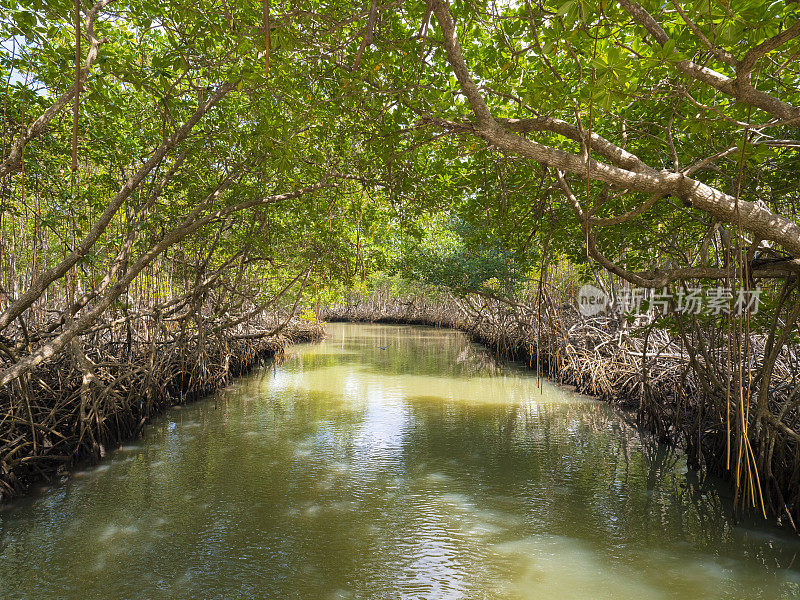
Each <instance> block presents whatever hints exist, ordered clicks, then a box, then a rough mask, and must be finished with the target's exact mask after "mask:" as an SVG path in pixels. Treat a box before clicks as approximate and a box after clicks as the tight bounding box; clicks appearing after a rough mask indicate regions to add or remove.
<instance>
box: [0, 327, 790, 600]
mask: <svg viewBox="0 0 800 600" xmlns="http://www.w3.org/2000/svg"><path fill="white" fill-rule="evenodd" d="M328 333H329V337H328V339H327V340H326V341H325V342H324V343H322V344H309V345H304V346H297V347H294V348H290V349H289V350H288V352H287V354H286V356H285V358H284V359H283V360H282V361H280V362H279V363H278V364H276V365H272V366H269V367H265V368H264V369H262V370H260V371H258V372H256V373H254V374H252V375H250V376H248V377H246V378H243V379H241V380H239V381H237V382H236V383H235V384H234V385H233V386H231V388H229V389H227V390H225V391H222V392H220V393H218V394H216V395H215V396H213V397H211V398H208V399H206V400H203V401H201V402H198V403H195V404H193V405H190V406H187V407H183V408H176V409H173V410H170V411H169V412H168V413H166V414H165V415H163V416H162V417H160V418H158V419H156V420H155V421H154V422H153V424H152V425H151V426H150V427H148V429H147V432H146V435H145V436H144V438H143V439H141V440H139V441H137V442H136V443H132V444H130V445H128V446H125V447H123V448H121V449H119V450H117V451H115V452H114V453H113V454H112V456H111V457H110V459H109V460H106V461H104V462H103V463H102V464H100V465H99V466H96V467H93V468H91V469H88V470H85V471H81V472H78V473H76V474H75V475H74V476H73V477H72V478H71V479H70V480H69V481H68V482H66V483H63V484H60V485H58V486H57V487H53V488H50V489H43V490H40V491H39V492H38V493H37V494H35V495H33V496H31V497H29V498H25V499H23V500H21V501H19V502H17V503H15V504H13V505H11V506H9V507H6V508H4V509H3V510H2V511H0V597H2V598H36V599H42V598H75V599H81V600H83V599H84V598H114V599H117V598H126V599H133V598H136V599H139V598H141V599H155V598H197V599H211V598H220V599H226V600H230V599H238V598H270V599H273V598H274V599H280V600H291V599H303V600H324V599H343V598H352V599H364V600H384V599H386V600H389V599H392V600H396V599H409V600H410V599H420V600H422V599H424V600H445V599H460V598H463V599H470V600H472V599H475V600H478V599H533V598H537V599H541V598H559V599H561V598H563V599H567V600H568V599H583V598H586V599H592V600H596V599H602V598H615V599H627V598H630V599H637V600H641V599H650V598H654V599H656V598H657V599H660V598H676V599H677V598H680V599H682V600H689V599H691V598H703V599H706V598H748V599H750V598H794V597H800V542H798V541H797V540H796V539H795V538H793V537H791V536H789V535H786V534H783V533H781V532H778V531H775V530H772V529H769V528H766V527H762V526H759V525H757V524H739V525H736V524H734V523H733V522H731V520H729V519H728V518H727V517H726V515H727V509H726V500H725V499H724V498H723V497H721V495H720V493H719V491H718V489H717V488H716V487H715V486H714V485H713V484H711V483H709V482H703V481H698V480H697V479H696V478H695V477H693V476H692V474H691V473H689V474H687V472H686V469H685V467H684V465H683V463H682V461H681V458H680V456H678V455H676V454H675V453H673V452H670V451H669V450H667V449H665V448H663V447H660V446H658V445H654V444H652V443H647V442H643V441H642V440H641V439H640V438H639V436H638V435H637V434H636V433H635V431H634V430H633V429H631V428H630V427H629V426H627V425H626V424H625V422H624V420H623V419H622V418H621V417H620V416H618V415H617V414H615V413H614V412H613V411H612V410H610V409H609V408H608V407H607V406H606V405H604V404H602V403H599V402H597V401H593V400H591V399H587V398H585V397H581V396H578V395H576V394H573V393H570V392H568V391H565V390H562V389H560V388H558V387H556V386H554V385H552V384H549V383H547V382H540V381H537V377H536V375H535V373H533V372H531V371H529V370H526V369H522V368H520V367H517V366H515V365H500V364H498V363H496V362H495V361H494V360H493V359H492V358H491V357H490V356H489V355H488V353H487V352H486V351H484V350H483V349H482V348H480V347H478V346H476V345H474V344H471V343H470V342H469V341H468V340H467V338H466V337H465V336H464V335H463V334H461V333H458V332H453V331H446V330H436V329H431V328H421V327H406V326H377V325H349V324H344V325H342V324H333V325H330V326H329V327H328Z"/></svg>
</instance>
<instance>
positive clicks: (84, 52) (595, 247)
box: [0, 0, 800, 522]
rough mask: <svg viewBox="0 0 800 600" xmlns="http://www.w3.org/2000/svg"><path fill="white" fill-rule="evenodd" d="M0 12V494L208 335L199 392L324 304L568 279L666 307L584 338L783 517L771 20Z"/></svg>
mask: <svg viewBox="0 0 800 600" xmlns="http://www.w3.org/2000/svg"><path fill="white" fill-rule="evenodd" d="M0 18H1V20H0V36H2V45H1V46H0V76H2V81H3V88H4V93H3V103H2V104H3V108H2V110H3V143H2V146H3V153H2V166H0V178H2V179H0V232H2V237H1V238H0V409H1V410H2V416H0V474H2V473H6V474H8V473H11V472H13V471H15V470H18V469H20V468H22V467H23V466H25V465H33V467H30V468H31V469H33V471H31V472H35V471H37V470H41V469H42V468H45V467H41V466H38V465H49V464H50V463H51V462H52V461H56V462H59V461H60V462H62V463H63V462H68V460H69V459H70V457H71V456H72V455H73V454H74V453H75V452H78V453H80V449H81V448H84V446H85V445H86V443H89V442H91V444H94V445H95V446H96V445H98V444H99V442H100V441H101V440H102V439H103V438H104V436H105V435H106V432H107V428H108V427H109V424H108V423H106V422H105V419H106V416H108V415H110V414H114V413H115V412H116V411H118V409H119V407H120V406H122V405H125V406H127V405H128V404H129V403H130V400H128V401H127V402H128V404H125V402H124V401H123V400H122V397H123V396H126V397H127V398H128V399H130V397H131V395H132V394H134V395H135V393H138V392H136V390H139V389H140V388H139V387H136V386H134V385H133V383H132V382H133V381H134V380H136V381H139V382H140V384H141V385H145V383H146V385H147V386H152V384H153V382H154V381H157V382H159V383H160V384H162V385H164V386H166V385H167V383H169V384H170V385H174V386H177V387H181V386H185V385H187V378H188V381H189V382H191V381H192V378H193V377H195V375H196V374H194V371H192V369H191V368H186V367H185V365H186V364H188V363H192V364H194V363H204V361H209V360H210V359H209V357H208V356H207V355H206V351H205V350H204V348H207V347H208V345H209V344H210V343H211V342H210V340H213V343H214V344H215V346H214V347H215V352H214V357H215V358H214V359H213V361H212V362H215V364H216V367H217V368H219V369H220V370H221V372H224V373H227V370H228V368H227V367H228V364H229V360H230V356H231V355H232V350H231V348H233V349H235V350H236V351H237V352H238V351H241V344H242V343H245V342H249V343H255V341H256V340H265V339H270V338H273V337H274V336H276V335H278V334H279V333H280V332H281V331H285V330H286V328H287V327H290V328H291V325H290V324H291V323H297V318H296V317H297V315H302V314H304V311H306V313H305V314H306V315H310V313H309V312H308V308H309V307H311V306H313V305H315V304H324V303H328V302H332V301H334V300H336V299H337V298H338V297H340V296H341V294H342V292H343V291H344V290H352V289H361V290H366V289H367V288H369V287H370V285H371V282H375V281H384V280H385V278H386V277H393V278H394V280H393V281H395V284H397V285H401V286H403V290H404V292H403V293H404V294H405V293H407V292H409V290H413V292H414V294H420V293H431V292H432V291H434V293H435V294H437V298H442V297H445V298H452V299H453V300H454V301H459V302H465V303H466V304H465V306H466V307H470V306H472V307H473V308H474V307H476V306H478V304H480V310H486V306H488V305H487V304H486V303H487V302H491V303H494V304H493V305H492V306H494V307H495V308H494V309H493V310H501V309H502V310H504V311H507V310H510V311H512V312H513V313H514V315H515V316H516V317H517V318H520V319H525V320H527V321H528V322H531V320H532V319H533V316H534V315H535V316H536V317H537V318H538V319H541V318H543V317H542V315H544V314H545V313H544V312H543V311H541V310H539V309H540V308H541V306H542V302H543V300H547V302H549V303H550V305H551V306H555V305H558V306H566V305H569V304H570V303H574V294H575V292H576V290H577V287H578V286H579V285H580V284H581V283H584V282H587V281H589V282H593V283H594V284H595V285H597V286H599V287H600V288H602V289H603V290H605V291H606V292H607V293H608V295H609V296H610V297H611V298H612V299H613V298H619V297H621V296H622V292H623V291H625V290H630V289H631V287H632V286H634V287H636V288H646V289H648V288H654V289H658V290H661V291H662V293H664V294H668V295H670V296H671V297H672V298H673V300H672V302H671V304H669V308H670V310H669V311H667V312H668V314H666V315H664V316H661V315H660V313H658V312H657V311H656V310H655V308H656V307H655V305H653V306H651V308H650V310H646V311H645V316H644V317H642V316H639V317H636V318H634V317H633V316H631V315H626V314H623V313H619V312H618V313H617V314H616V315H615V317H614V318H613V319H607V320H606V321H604V323H603V325H602V327H603V328H605V330H606V331H607V332H609V333H613V335H615V336H616V335H617V334H619V339H620V340H622V336H632V337H636V338H637V339H643V340H644V347H643V349H642V351H641V354H642V367H641V368H642V372H643V373H646V365H645V360H644V357H646V356H647V355H648V352H650V351H651V350H650V349H648V340H651V339H655V338H649V337H646V336H649V335H650V334H649V332H650V330H651V329H652V328H653V327H656V326H657V327H658V330H659V331H660V332H662V333H663V335H665V336H667V338H668V339H670V340H671V341H670V343H675V344H677V347H678V352H679V354H680V356H683V357H685V369H683V370H681V369H678V371H677V373H678V375H677V381H676V382H675V384H676V385H678V386H680V385H682V381H685V379H686V377H687V374H691V377H694V378H695V379H694V381H695V383H696V384H697V385H698V386H700V387H699V391H698V394H699V395H700V396H698V397H699V398H700V399H699V400H698V404H696V405H694V408H693V410H695V411H699V413H700V414H701V415H702V419H700V420H695V421H692V422H693V423H695V422H700V423H702V424H703V428H704V430H705V433H706V434H708V436H709V438H710V439H711V440H712V443H711V446H710V447H711V448H712V449H713V452H712V453H711V454H712V455H713V456H716V458H717V463H716V466H717V467H719V470H725V471H727V472H729V473H735V477H733V480H734V481H735V485H736V489H737V494H738V496H737V497H739V498H741V501H742V503H743V504H747V505H749V506H756V505H758V506H759V509H761V508H762V507H763V510H764V512H766V511H772V512H773V513H774V514H775V515H776V516H777V515H782V514H786V515H787V516H788V520H789V521H790V522H791V521H792V519H793V517H792V515H794V518H796V517H797V514H798V512H797V510H798V507H800V486H799V485H798V477H800V474H799V473H800V471H799V469H800V461H798V460H797V456H798V452H800V433H799V432H798V429H797V428H798V425H800V412H798V406H799V405H800V382H799V381H798V379H797V376H798V374H799V373H800V371H798V369H797V365H796V360H797V358H798V355H797V353H796V344H797V343H798V338H797V334H798V324H797V322H798V313H800V299H798V288H797V286H798V276H799V275H800V224H798V211H799V210H800V191H798V185H797V181H798V174H800V155H798V148H800V141H798V130H800V4H798V3H797V2H796V1H790V0H785V1H784V0H775V1H770V2H763V1H761V0H730V1H729V2H728V1H725V2H716V1H715V2H694V3H690V2H683V1H680V0H670V1H668V2H666V3H661V2H655V1H650V0H648V1H646V2H643V3H642V4H637V3H636V2H634V1H633V0H617V1H606V0H597V1H595V0H566V1H565V2H564V1H561V0H554V1H550V0H538V1H534V0H524V1H522V2H512V3H488V2H480V1H479V2H456V3H453V4H452V5H451V6H448V5H447V4H446V3H445V2H444V1H443V0H430V1H429V2H422V1H420V2H394V1H392V2H378V0H371V2H370V3H365V4H364V5H361V4H353V3H345V2H340V1H338V0H331V1H329V2H318V1H316V0H314V1H313V2H304V3H298V2H296V1H295V0H291V1H286V2H274V1H271V0H262V1H260V2H255V1H253V2H247V1H245V2H239V1H237V2H224V1H212V2H207V3H202V4H197V3H188V2H183V1H182V0H170V1H167V2H158V3H157V2H148V1H146V0H143V1H138V0H100V1H99V2H97V3H96V4H93V5H89V4H85V3H83V2H81V0H75V2H74V3H69V2H63V1H55V2H42V1H41V0H20V1H17V0H1V1H0ZM554 280H558V281H559V282H566V283H567V285H566V286H564V285H562V286H559V287H558V289H559V290H560V294H561V295H560V296H559V297H558V298H557V299H556V300H553V298H551V297H549V296H550V295H551V292H552V291H553V290H555V287H553V285H552V282H553V281H554ZM397 282H402V283H400V284H398V283H397ZM701 282H702V283H703V285H705V286H706V287H708V286H713V287H715V288H717V287H722V288H724V289H726V290H727V289H729V290H730V294H731V295H732V296H733V298H732V299H731V300H733V299H734V298H735V297H736V294H737V293H738V290H739V289H742V290H744V291H746V292H748V293H749V292H750V291H751V290H753V289H755V288H756V286H759V287H761V288H763V291H762V295H761V298H760V299H761V310H760V311H759V312H758V313H755V312H754V311H750V312H745V313H743V314H742V315H737V314H732V313H733V311H731V312H726V311H716V312H713V311H712V312H711V313H710V314H708V313H704V314H690V313H687V312H686V311H683V312H682V311H681V310H680V306H678V305H676V303H675V300H674V298H675V297H677V296H679V295H680V294H681V293H682V291H683V292H686V291H688V290H689V289H690V288H692V287H696V286H698V285H699V284H700V283H701ZM395 284H393V285H395ZM476 303H478V304H476ZM617 304H618V303H617ZM646 308H647V305H646V304H645V309H646ZM547 314H548V315H550V316H548V318H552V315H551V314H550V313H547ZM306 318H307V319H313V317H312V316H307V317H306ZM642 324H644V325H645V326H646V328H647V332H648V333H644V330H642V331H638V330H637V329H636V326H640V325H642ZM175 347H178V348H192V350H191V352H189V353H188V354H181V355H180V356H179V357H178V358H176V357H175V356H172V358H169V363H168V364H169V365H173V364H175V363H178V364H181V365H184V366H183V367H181V368H177V369H173V368H172V367H171V366H170V367H169V368H167V366H166V365H162V366H163V367H164V368H163V369H162V371H163V373H164V374H163V375H162V376H161V378H160V379H159V378H156V379H154V378H153V375H152V371H153V369H154V365H155V363H157V362H159V361H163V360H166V359H164V357H165V356H171V355H169V354H168V353H165V351H164V349H165V348H175ZM176 356H177V355H176ZM217 363H218V364H217ZM159 364H161V363H160V362H159ZM187 373H188V375H187ZM215 377H216V376H215ZM142 382H145V383H142ZM700 384H702V385H700ZM137 385H138V384H137ZM204 385H205V383H204ZM148 389H150V387H148ZM153 393H156V392H155V391H154V392H153ZM639 393H641V394H646V393H647V385H646V382H644V383H642V385H641V388H640V392H639ZM59 399H60V400H59ZM56 405H57V406H61V407H62V409H63V410H61V409H60V410H59V411H56V410H55V409H54V408H53V406H56ZM144 412H145V413H146V412H147V411H144ZM61 414H64V415H66V416H64V417H63V418H62V417H60V416H59V415H61ZM90 424H91V425H90ZM67 430H70V431H72V430H77V431H80V439H79V440H78V441H77V442H76V443H70V445H69V446H68V447H67V448H58V446H59V444H61V443H62V442H60V441H59V440H61V439H62V438H65V436H66V434H65V433H64V432H65V431H67ZM85 432H86V433H85ZM84 434H85V435H84ZM91 444H90V446H91ZM698 445H702V444H698ZM76 449H77V450H76ZM703 453H704V451H703V450H700V451H699V452H698V454H699V455H702V454H703ZM24 461H26V462H24ZM37 461H39V462H37ZM26 468H28V467H26ZM778 471H780V472H778ZM759 473H762V474H763V477H759ZM0 483H4V481H3V480H2V479H0ZM5 485H6V486H7V487H8V489H9V490H11V489H12V487H13V486H12V485H11V484H9V483H5ZM0 489H2V487H1V486H0ZM787 495H788V496H789V497H786V496H787Z"/></svg>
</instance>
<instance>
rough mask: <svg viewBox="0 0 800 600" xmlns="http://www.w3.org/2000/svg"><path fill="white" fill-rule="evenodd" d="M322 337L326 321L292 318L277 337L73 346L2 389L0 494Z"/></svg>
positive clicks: (64, 469) (98, 450)
mask: <svg viewBox="0 0 800 600" xmlns="http://www.w3.org/2000/svg"><path fill="white" fill-rule="evenodd" d="M267 331H270V330H267ZM323 337H324V329H323V328H322V326H321V325H320V324H318V323H311V322H307V321H299V320H294V321H292V322H290V323H288V324H284V326H283V327H282V328H280V329H279V333H275V334H274V335H265V334H264V333H258V332H249V333H248V332H244V333H242V332H238V333H236V334H233V333H231V332H227V333H225V334H222V333H221V332H218V335H216V336H211V335H208V336H205V335H194V336H192V337H190V338H183V339H181V338H178V339H176V340H175V342H174V343H171V344H167V343H164V342H161V341H159V342H156V341H155V340H153V341H152V343H134V344H133V345H131V346H129V347H127V348H120V347H119V345H118V344H117V343H114V342H112V341H109V342H108V343H106V344H104V345H96V346H94V347H92V348H91V350H88V349H86V350H84V349H83V348H78V347H74V348H73V352H72V353H70V354H65V355H63V356H60V357H58V358H56V359H54V360H53V361H51V362H50V363H48V364H47V365H46V366H45V368H42V369H40V370H39V371H37V374H36V377H34V378H29V379H28V380H26V381H25V382H24V383H21V384H20V385H18V386H15V389H14V390H11V391H9V389H8V388H2V389H0V410H2V413H3V416H2V417H0V502H4V501H9V500H11V499H13V498H16V497H18V496H20V495H22V494H24V493H25V492H26V491H27V490H28V489H30V487H31V486H32V485H34V484H37V483H40V482H42V481H48V480H52V479H53V478H54V477H61V476H65V475H66V474H67V473H68V472H69V470H70V469H72V468H73V467H75V466H76V465H77V464H83V463H87V462H94V461H97V460H99V459H101V458H103V457H105V455H106V453H107V452H108V451H109V450H111V449H113V448H115V447H117V446H119V445H120V444H121V443H123V442H125V441H128V440H130V439H134V438H136V437H138V436H140V435H141V432H142V429H143V428H144V426H145V425H146V424H147V422H148V421H149V419H150V418H151V417H153V416H154V415H157V414H159V413H161V412H163V411H164V410H165V409H167V408H169V407H171V406H174V405H177V404H185V403H188V402H191V401H193V400H196V399H198V398H201V397H204V396H207V395H209V394H211V393H213V392H214V391H216V390H218V389H220V388H222V387H224V386H226V385H227V384H228V383H229V382H230V381H231V379H233V378H235V377H238V376H241V375H244V374H245V373H247V372H248V371H250V370H252V369H253V368H255V367H257V366H259V365H261V364H263V363H264V362H265V361H267V360H271V359H274V358H275V357H276V356H277V355H279V354H280V353H281V352H282V351H283V349H284V348H285V347H286V346H288V345H290V344H295V343H304V342H313V341H317V340H320V339H322V338H323ZM9 392H10V393H9ZM19 415H24V416H22V417H20V416H19Z"/></svg>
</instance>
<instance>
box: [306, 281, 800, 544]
mask: <svg viewBox="0 0 800 600" xmlns="http://www.w3.org/2000/svg"><path fill="white" fill-rule="evenodd" d="M319 317H320V318H322V319H324V320H327V321H351V322H357V321H363V322H378V323H407V324H419V325H430V326H436V327H449V328H452V329H457V330H460V331H463V332H465V333H466V334H467V335H469V336H470V338H471V339H472V340H474V341H476V342H479V343H481V344H483V345H485V346H487V347H489V348H491V349H492V350H494V351H495V352H497V353H498V354H499V355H501V356H503V357H506V358H512V359H515V360H517V361H520V362H523V363H526V364H527V365H528V366H530V367H531V368H535V369H536V370H537V371H538V372H539V373H541V374H542V375H543V376H546V377H548V378H550V379H552V380H554V381H556V382H558V383H561V384H567V385H571V386H574V387H575V388H576V390H577V391H579V392H581V393H584V394H588V395H591V396H594V397H597V398H599V399H601V400H604V401H606V402H608V403H610V404H612V405H614V406H617V407H620V408H622V409H626V410H630V411H633V412H634V414H635V416H636V421H637V423H638V425H639V427H640V428H641V429H642V430H644V431H646V432H649V433H651V434H653V435H654V436H655V437H656V438H657V439H658V441H660V442H664V443H668V444H671V445H675V446H679V447H680V448H682V449H683V450H684V451H685V453H686V456H687V462H688V464H689V466H690V468H693V469H697V470H701V471H705V472H708V473H710V474H713V475H715V476H718V477H720V478H722V479H723V480H727V481H728V482H730V483H731V487H732V488H733V490H734V494H735V497H736V501H735V502H734V505H735V506H736V507H737V511H741V510H747V511H752V512H753V513H755V514H760V515H762V516H763V515H764V514H767V515H769V518H770V519H771V520H774V521H775V522H777V523H778V524H779V525H781V526H785V527H788V528H790V529H793V530H795V531H797V526H796V524H797V523H798V522H800V520H799V519H798V516H799V515H800V480H798V478H797V474H798V468H799V466H800V463H799V462H798V460H797V449H798V444H797V441H798V435H797V434H796V433H795V431H797V423H796V422H795V420H796V416H797V415H795V414H794V412H793V411H794V410H796V408H797V407H796V406H795V407H794V408H793V409H792V410H787V406H788V405H789V404H791V399H792V397H793V396H792V391H791V387H790V386H789V385H788V382H790V381H791V378H792V363H791V361H790V360H778V361H776V363H775V370H776V373H777V374H778V375H777V376H776V377H775V379H774V380H775V384H774V385H773V386H772V387H771V388H770V394H769V396H768V406H769V411H770V413H771V414H773V415H777V417H773V418H769V417H768V418H764V417H763V415H762V414H761V412H760V411H763V410H764V409H763V408H758V398H757V394H755V392H753V393H752V395H751V399H750V403H749V404H748V402H747V401H746V400H744V398H746V396H744V398H737V396H738V392H737V391H736V388H735V387H733V386H731V389H730V391H729V392H728V397H727V398H726V395H725V390H724V389H722V390H721V391H720V389H719V388H717V389H714V387H713V386H712V385H710V382H708V381H703V380H702V378H701V377H698V374H697V370H696V363H697V362H698V361H699V362H702V363H704V364H707V365H708V364H711V363H713V362H714V360H715V358H717V357H718V356H719V355H720V354H722V353H724V350H725V348H724V346H723V345H722V344H721V343H720V342H719V341H718V342H717V347H716V348H714V347H712V348H708V349H706V351H705V352H706V354H705V355H704V356H702V357H699V359H698V357H695V358H694V362H693V360H692V356H690V353H689V351H688V350H687V348H686V346H685V345H684V344H682V343H681V339H680V338H677V337H676V336H674V335H672V334H670V333H669V332H668V331H665V330H663V329H659V328H657V327H654V326H649V327H644V328H639V330H638V331H636V332H634V331H631V330H630V329H627V328H626V327H624V326H620V322H619V321H618V320H615V319H610V318H608V317H603V316H597V317H592V318H586V317H583V316H581V315H580V314H579V313H578V312H577V310H575V309H574V307H572V306H571V305H569V304H567V303H555V302H552V301H549V302H543V303H541V304H540V305H539V306H538V307H537V308H534V307H533V306H527V305H522V304H520V305H518V306H508V305H504V304H503V303H501V302H497V301H495V300H493V299H487V298H479V299H477V300H475V299H471V300H468V301H467V302H460V301H458V300H457V299H455V298H453V297H451V298H449V299H445V300H439V301H431V300H425V299H420V298H403V299H397V298H391V297H387V296H386V295H385V294H384V295H381V294H376V295H373V296H372V297H366V298H362V299H356V300H354V299H352V298H351V299H350V301H349V302H347V303H343V304H340V305H334V306H327V307H324V308H321V309H320V310H319ZM768 343H769V340H767V339H764V338H759V337H757V336H752V337H751V339H750V344H751V345H752V350H753V355H756V356H758V355H759V354H760V355H761V356H764V355H765V349H766V345H767V344H768ZM751 368H752V367H751ZM733 374H734V376H735V371H734V373H733ZM747 391H748V392H750V391H751V390H750V389H748V390H747ZM737 401H739V402H738V403H737ZM726 404H728V405H729V408H728V415H732V416H728V417H727V420H726V408H725V406H726ZM738 412H741V413H742V414H744V415H745V416H746V417H745V419H743V421H744V425H743V426H742V424H741V423H740V418H739V415H738V414H737V413H738ZM756 419H759V420H758V421H756ZM748 421H750V422H748ZM753 423H758V425H757V426H756V425H754V424H753ZM737 446H738V448H737ZM737 456H744V460H741V461H740V460H737ZM732 457H733V458H732ZM751 463H752V465H753V468H751ZM755 465H758V468H755ZM762 502H763V504H762Z"/></svg>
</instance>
